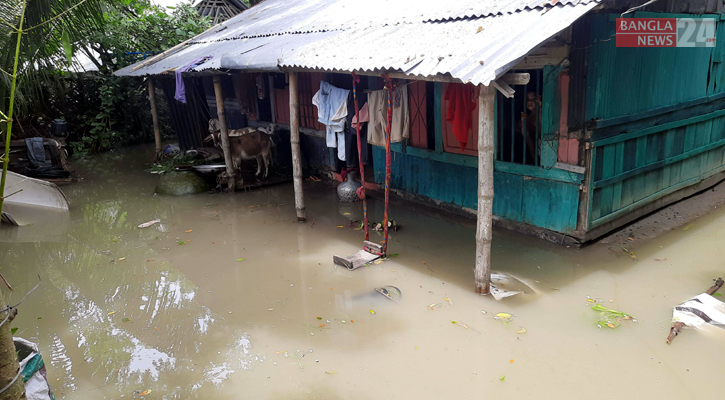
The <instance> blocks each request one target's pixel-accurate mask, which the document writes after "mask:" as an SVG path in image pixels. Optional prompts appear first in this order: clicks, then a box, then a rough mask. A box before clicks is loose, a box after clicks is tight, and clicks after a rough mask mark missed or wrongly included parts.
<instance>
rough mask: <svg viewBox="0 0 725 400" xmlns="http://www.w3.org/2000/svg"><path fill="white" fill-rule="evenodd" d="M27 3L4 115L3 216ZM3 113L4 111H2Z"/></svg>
mask: <svg viewBox="0 0 725 400" xmlns="http://www.w3.org/2000/svg"><path fill="white" fill-rule="evenodd" d="M27 4H28V3H27V2H23V9H22V12H21V13H20V25H19V26H18V30H17V33H18V41H17V43H16V44H15V63H14V64H13V74H12V75H11V78H12V79H11V81H10V82H11V83H10V104H9V107H8V114H7V115H4V114H3V115H2V119H4V120H6V121H7V125H6V130H5V153H4V158H3V160H2V164H3V168H2V177H1V178H0V214H2V210H3V203H4V201H5V180H6V179H7V175H8V166H9V164H10V138H11V137H12V132H13V107H14V106H15V85H16V84H17V81H18V60H19V59H20V39H21V38H22V37H23V22H24V21H25V7H26V6H27ZM0 113H2V111H0Z"/></svg>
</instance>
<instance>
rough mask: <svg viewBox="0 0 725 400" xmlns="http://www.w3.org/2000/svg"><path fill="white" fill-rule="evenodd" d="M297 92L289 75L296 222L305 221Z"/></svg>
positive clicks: (293, 79)
mask: <svg viewBox="0 0 725 400" xmlns="http://www.w3.org/2000/svg"><path fill="white" fill-rule="evenodd" d="M297 93H298V91H297V73H296V72H290V73H289V119H290V121H289V126H290V135H289V140H290V144H291V146H292V176H293V178H294V188H295V209H296V210H297V220H298V221H305V220H306V217H305V194H304V193H303V191H302V158H301V156H300V113H299V109H300V107H299V103H298V99H297V98H298V94H297Z"/></svg>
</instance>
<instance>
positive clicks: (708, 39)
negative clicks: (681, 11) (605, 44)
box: [616, 18, 716, 47]
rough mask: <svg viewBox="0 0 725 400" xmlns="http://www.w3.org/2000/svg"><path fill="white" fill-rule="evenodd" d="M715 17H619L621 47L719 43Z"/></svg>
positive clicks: (696, 45) (618, 27) (710, 44)
mask: <svg viewBox="0 0 725 400" xmlns="http://www.w3.org/2000/svg"><path fill="white" fill-rule="evenodd" d="M715 24H716V20H715V19H713V18H617V33H616V35H617V47H715Z"/></svg>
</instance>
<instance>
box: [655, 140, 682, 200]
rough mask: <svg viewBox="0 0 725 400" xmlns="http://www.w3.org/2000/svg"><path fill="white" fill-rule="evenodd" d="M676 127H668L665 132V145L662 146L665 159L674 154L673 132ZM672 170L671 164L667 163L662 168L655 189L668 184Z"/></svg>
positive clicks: (665, 186) (664, 187)
mask: <svg viewBox="0 0 725 400" xmlns="http://www.w3.org/2000/svg"><path fill="white" fill-rule="evenodd" d="M676 132H677V130H676V129H669V130H668V131H667V133H666V134H665V147H664V159H665V160H667V159H669V158H672V157H673V156H674V146H675V133H676ZM671 172H672V165H671V164H670V165H667V166H665V167H664V168H663V169H662V177H661V179H660V181H659V184H658V185H657V190H664V189H666V188H667V187H669V186H670V175H671Z"/></svg>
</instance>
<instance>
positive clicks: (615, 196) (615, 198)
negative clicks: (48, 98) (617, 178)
mask: <svg viewBox="0 0 725 400" xmlns="http://www.w3.org/2000/svg"><path fill="white" fill-rule="evenodd" d="M623 169H624V142H621V143H617V144H616V145H615V153H614V175H619V174H621V173H622V171H623ZM620 208H622V182H617V183H615V184H614V185H613V187H612V210H619V209H620Z"/></svg>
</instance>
